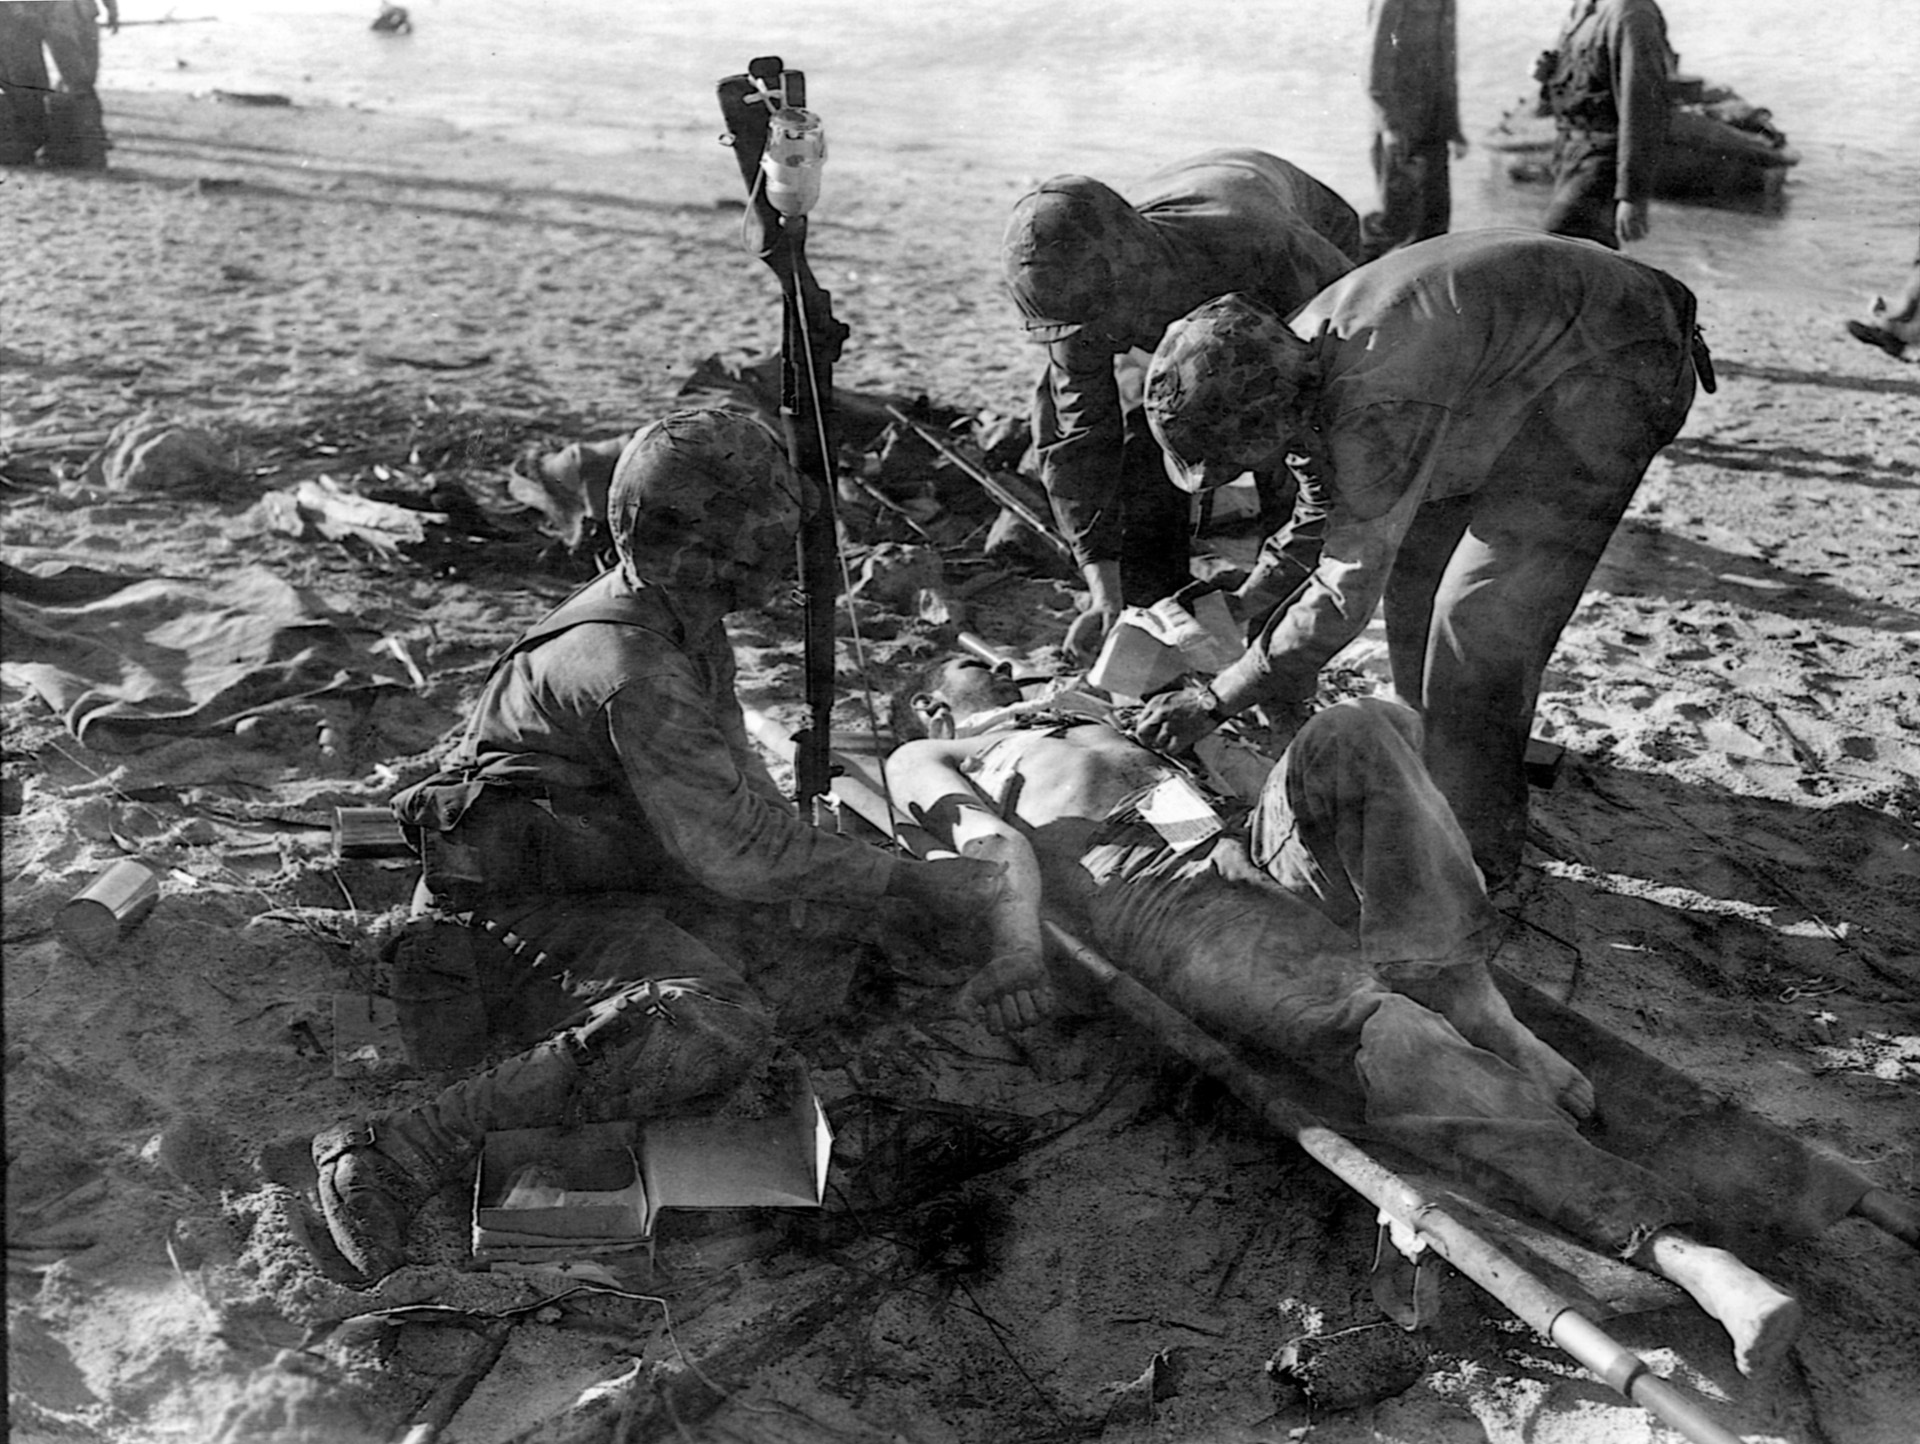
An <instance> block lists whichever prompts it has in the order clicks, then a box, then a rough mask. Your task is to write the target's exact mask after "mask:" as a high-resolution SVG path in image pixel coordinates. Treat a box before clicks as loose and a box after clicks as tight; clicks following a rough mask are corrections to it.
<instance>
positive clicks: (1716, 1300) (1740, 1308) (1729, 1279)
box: [1633, 1229, 1802, 1377]
mask: <svg viewBox="0 0 1920 1444" xmlns="http://www.w3.org/2000/svg"><path fill="white" fill-rule="evenodd" d="M1633 1261H1634V1262H1635V1263H1637V1264H1640V1265H1641V1266H1642V1267H1645V1268H1649V1269H1652V1270H1653V1271H1654V1272H1655V1273H1657V1274H1659V1275H1661V1276H1662V1277H1663V1278H1668V1279H1671V1280H1673V1282H1674V1283H1676V1284H1678V1285H1680V1287H1681V1288H1683V1289H1685V1290H1686V1291H1687V1292H1688V1293H1689V1294H1691V1295H1692V1296H1693V1299H1694V1302H1696V1303H1697V1304H1699V1305H1700V1307H1701V1308H1703V1309H1705V1310H1706V1311H1707V1312H1708V1313H1709V1314H1711V1315H1712V1316H1713V1317H1714V1318H1716V1319H1718V1320H1719V1321H1720V1326H1721V1327H1722V1328H1724V1329H1725V1330H1726V1331H1727V1336H1728V1337H1729V1338H1731V1339H1732V1340H1733V1361H1734V1363H1735V1364H1737V1365H1738V1366H1739V1369H1740V1372H1741V1373H1743V1374H1746V1375H1748V1376H1749V1377H1753V1376H1757V1375H1763V1374H1767V1373H1769V1372H1771V1371H1772V1370H1773V1369H1774V1368H1775V1367H1776V1366H1777V1365H1778V1364H1779V1362H1780V1361H1781V1359H1783V1358H1785V1357H1786V1352H1787V1349H1788V1348H1789V1346H1791V1345H1792V1343H1793V1341H1794V1340H1795V1339H1796V1338H1798V1337H1799V1335H1800V1324H1801V1318H1802V1315H1801V1310H1800V1304H1799V1302H1798V1301H1797V1300H1796V1299H1795V1298H1794V1297H1793V1296H1792V1295H1791V1294H1789V1293H1786V1292H1785V1291H1783V1290H1782V1289H1780V1288H1778V1287H1777V1286H1776V1285H1774V1284H1773V1283H1771V1282H1769V1281H1768V1280H1767V1279H1765V1278H1763V1277H1762V1276H1761V1275H1759V1274H1757V1273H1755V1272H1754V1271H1753V1270H1752V1269H1750V1268H1748V1267H1747V1266H1746V1265H1745V1264H1743V1263H1741V1262H1740V1260H1739V1259H1737V1258H1735V1257H1734V1256H1733V1255H1732V1254H1730V1253H1728V1252H1727V1251H1726V1250H1725V1249H1720V1248H1713V1247H1710V1246H1709V1245H1707V1244H1703V1243H1697V1242H1695V1241H1694V1240H1693V1239H1690V1238H1688V1237H1687V1236H1686V1235H1685V1234H1682V1233H1676V1232H1674V1231H1673V1230H1672V1229H1661V1230H1660V1232H1658V1233H1656V1234H1654V1235H1653V1237H1652V1238H1650V1239H1648V1240H1647V1242H1646V1243H1645V1244H1644V1245H1643V1246H1642V1247H1641V1248H1640V1250H1639V1251H1638V1252H1637V1253H1635V1254H1634V1257H1633Z"/></svg>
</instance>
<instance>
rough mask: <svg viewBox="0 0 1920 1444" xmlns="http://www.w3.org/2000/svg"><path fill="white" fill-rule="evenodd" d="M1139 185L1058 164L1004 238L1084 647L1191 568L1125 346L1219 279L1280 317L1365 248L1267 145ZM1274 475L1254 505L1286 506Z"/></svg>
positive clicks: (1353, 222)
mask: <svg viewBox="0 0 1920 1444" xmlns="http://www.w3.org/2000/svg"><path fill="white" fill-rule="evenodd" d="M1138 195H1139V199H1138V200H1137V201H1134V202H1131V203H1129V202H1128V201H1127V200H1126V199H1125V198H1124V197H1122V196H1121V195H1120V194H1119V192H1117V191H1115V190H1113V189H1112V188H1111V187H1109V186H1106V185H1103V184H1102V183H1101V182H1099V181H1097V180H1091V179H1089V178H1087V177H1086V176H1073V175H1066V176H1055V177H1054V178H1053V179H1052V180H1049V181H1047V182H1045V183H1044V184H1042V185H1041V186H1040V187H1039V188H1038V189H1037V190H1034V191H1032V192H1031V193H1029V194H1028V195H1026V196H1023V197H1021V199H1020V201H1019V202H1018V203H1017V204H1016V205H1015V207H1014V210H1013V215H1012V218H1011V219H1010V220H1009V222H1008V225H1007V231H1006V237H1005V242H1004V245H1005V263H1006V278H1007V286H1008V288H1009V290H1010V291H1011V292H1012V294H1013V299H1014V303H1015V304H1016V305H1017V306H1018V307H1019V309H1020V314H1021V316H1022V318H1023V319H1024V321H1025V325H1026V330H1027V335H1028V337H1029V339H1031V340H1033V341H1036V342H1038V343H1040V344H1042V345H1045V346H1046V348H1047V366H1046V370H1045V373H1044V374H1043V375H1042V376H1041V378H1040V382H1039V384H1038V386H1037V387H1036V389H1035V391H1034V398H1033V444H1034V447H1035V448H1036V450H1037V451H1038V454H1039V459H1040V474H1041V480H1042V481H1043V482H1044V484H1045V486H1046V489H1047V495H1048V497H1049V498H1050V499H1051V501H1052V504H1053V512H1054V516H1055V518H1056V519H1057V520H1058V521H1059V523H1060V527H1061V530H1062V531H1063V532H1064V533H1065V534H1066V537H1067V540H1068V541H1069V542H1070V543H1071V544H1072V546H1073V553H1074V558H1075V560H1076V562H1077V563H1078V564H1079V566H1080V570H1081V573H1082V575H1083V576H1084V577H1085V579H1086V582H1087V586H1088V588H1089V590H1090V593H1091V603H1090V606H1089V608H1088V611H1087V612H1086V614H1085V615H1084V616H1083V617H1082V619H1081V620H1080V621H1079V622H1076V623H1075V625H1074V628H1073V630H1072V631H1070V632H1069V633H1068V638H1067V642H1068V649H1069V650H1070V651H1072V652H1073V653H1074V654H1075V655H1077V656H1080V657H1082V658H1083V659H1090V658H1091V657H1092V656H1093V654H1095V653H1096V652H1098V651H1099V649H1100V641H1101V638H1102V636H1103V635H1104V633H1105V631H1106V629H1107V627H1108V626H1109V625H1110V624H1111V623H1112V621H1113V619H1114V618H1115V617H1116V616H1118V615H1119V612H1120V608H1121V607H1122V605H1132V606H1147V605H1150V604H1152V603H1153V602H1156V601H1158V600H1159V599H1160V598H1161V597H1164V596H1168V595H1170V594H1172V593H1173V592H1176V591H1178V590H1179V589H1180V588H1181V587H1182V586H1184V585H1185V584H1186V583H1187V582H1188V581H1189V580H1190V579H1191V577H1190V574H1189V571H1188V563H1187V552H1188V527H1187V512H1188V506H1189V503H1188V501H1187V499H1186V498H1185V497H1183V496H1181V495H1179V494H1178V493H1177V492H1175V491H1173V490H1172V489H1171V488H1170V487H1168V486H1167V484H1166V479H1165V475H1164V473H1163V471H1162V469H1161V465H1160V458H1159V453H1158V450H1157V448H1156V447H1155V446H1154V443H1153V440H1152V438H1151V437H1150V436H1148V435H1147V434H1146V430H1145V426H1144V422H1143V420H1142V418H1141V417H1140V416H1139V412H1138V405H1137V397H1136V399H1135V402H1134V404H1133V405H1131V406H1130V405H1128V404H1127V403H1126V402H1125V401H1124V400H1123V398H1122V377H1121V375H1120V374H1119V373H1120V370H1121V369H1122V368H1123V367H1124V364H1125V361H1126V358H1127V356H1128V354H1129V353H1130V352H1131V351H1134V350H1135V349H1138V350H1140V351H1143V352H1144V351H1151V350H1152V349H1153V347H1154V346H1155V345H1157V344H1158V343H1159V340H1160V337H1161V336H1162V334H1164V333H1165V331H1166V328H1167V327H1168V326H1169V325H1170V324H1171V323H1172V322H1174V321H1176V320H1178V319H1179V318H1180V317H1181V316H1184V315H1185V314H1186V313H1187V312H1188V311H1191V310H1192V309H1193V308H1194V307H1195V306H1197V305H1199V304H1200V303H1201V302H1202V301H1206V300H1209V299H1211V298H1212V297H1214V296H1219V295H1223V294H1225V293H1226V292H1228V291H1245V292H1247V293H1248V294H1250V295H1254V296H1258V297H1259V298H1260V299H1261V301H1262V302H1263V303H1265V304H1266V305H1268V306H1271V307H1272V308H1273V309H1274V310H1276V311H1278V312H1280V313H1281V314H1282V315H1285V314H1286V313H1288V312H1290V311H1292V310H1293V309H1294V308H1295V307H1296V306H1299V305H1301V304H1302V303H1303V302H1305V301H1306V300H1307V299H1308V298H1309V297H1311V296H1312V295H1313V294H1314V293H1315V292H1317V291H1319V290H1320V288H1321V287H1323V286H1325V285H1327V284H1328V283H1329V282H1331V281H1333V280H1335V279H1336V278H1337V277H1339V276H1342V275H1344V274H1346V272H1347V271H1349V270H1350V269H1352V266H1353V263H1354V260H1355V258H1357V257H1358V255H1359V246H1360V241H1359V224H1360V223H1359V218H1358V217H1357V216H1355V215H1354V212H1353V208H1352V207H1351V206H1349V205H1348V204H1347V203H1346V202H1345V201H1343V200H1341V199H1340V197H1339V196H1337V195H1335V194H1334V193H1333V192H1332V191H1331V190H1329V189H1328V188H1327V187H1326V186H1324V185H1322V184H1321V183H1320V182H1319V181H1317V180H1315V179H1314V178H1313V177H1312V176H1310V175H1308V174H1307V173H1306V172H1305V171H1303V170H1301V169H1300V168H1299V167H1297V166H1294V165H1290V164H1288V163H1287V162H1286V161H1284V160H1281V159H1280V158H1279V157H1277V156H1272V155H1268V154H1266V153H1264V152H1262V151H1257V150H1215V151H1208V152H1206V153H1205V154H1203V155H1198V156H1195V157H1193V158H1192V159H1190V160H1185V161H1181V162H1179V163H1178V164H1176V165H1171V166H1168V167H1167V168H1166V169H1164V170H1161V171H1159V172H1157V173H1155V174H1154V175H1151V176H1149V177H1148V178H1147V179H1146V181H1144V182H1143V183H1142V185H1141V187H1140V189H1139V192H1138ZM1137 375H1138V372H1137V368H1135V370H1134V373H1133V378H1132V379H1133V380H1134V381H1135V382H1137ZM1284 478H1285V473H1284V472H1279V473H1275V474H1273V475H1270V476H1268V477H1266V478H1265V479H1264V483H1263V491H1264V495H1263V507H1264V508H1265V509H1267V510H1269V511H1271V512H1273V513H1275V514H1277V515H1279V516H1285V515H1286V514H1287V511H1288V510H1289V509H1290V508H1291V505H1292V497H1291V494H1290V493H1289V492H1287V491H1286V490H1285V487H1284V485H1283V483H1284Z"/></svg>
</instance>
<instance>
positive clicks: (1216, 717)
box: [1193, 682, 1231, 727]
mask: <svg viewBox="0 0 1920 1444" xmlns="http://www.w3.org/2000/svg"><path fill="white" fill-rule="evenodd" d="M1193 695H1194V700H1195V701H1197V702H1198V703H1199V704H1200V705H1201V707H1202V708H1204V709H1205V711H1206V714H1207V716H1209V717H1211V718H1212V719H1213V722H1214V725H1215V726H1216V727H1217V726H1218V725H1219V724H1220V723H1222V722H1224V721H1226V720H1227V718H1228V716H1229V715H1231V714H1229V713H1228V711H1227V709H1226V708H1225V707H1223V706H1222V705H1221V704H1220V696H1219V694H1218V693H1217V692H1215V691H1214V690H1213V683H1211V682H1202V683H1201V684H1200V690H1199V691H1197V692H1195V693H1194V694H1193Z"/></svg>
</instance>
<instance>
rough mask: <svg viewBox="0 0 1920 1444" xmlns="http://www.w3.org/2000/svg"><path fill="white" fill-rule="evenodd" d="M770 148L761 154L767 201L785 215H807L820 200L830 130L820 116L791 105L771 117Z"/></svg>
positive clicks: (768, 143) (768, 142) (761, 168)
mask: <svg viewBox="0 0 1920 1444" xmlns="http://www.w3.org/2000/svg"><path fill="white" fill-rule="evenodd" d="M768 120H769V128H768V132H767V148H766V150H765V152H763V153H762V155H761V157H760V174H761V175H762V177H763V178H764V179H765V181H766V188H767V200H768V202H769V203H770V204H771V205H772V206H773V208H774V209H775V210H777V211H778V212H780V214H781V215H783V216H804V215H805V214H806V213H807V212H808V211H810V210H812V209H813V203H814V202H815V201H817V200H819V199H820V167H821V166H822V165H824V164H825V163H826V159H827V133H826V131H825V130H823V129H822V128H821V125H820V117H819V116H817V115H815V114H814V113H813V112H812V111H810V110H796V109H794V108H793V107H791V106H788V107H784V108H782V109H780V110H776V111H774V112H773V114H772V115H771V116H770V117H769V118H768Z"/></svg>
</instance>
